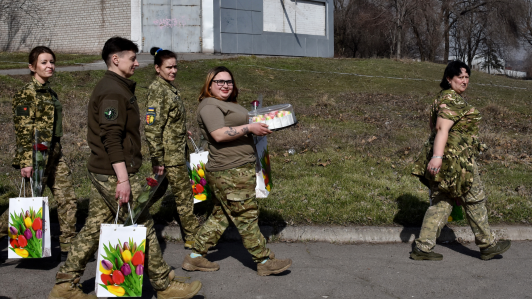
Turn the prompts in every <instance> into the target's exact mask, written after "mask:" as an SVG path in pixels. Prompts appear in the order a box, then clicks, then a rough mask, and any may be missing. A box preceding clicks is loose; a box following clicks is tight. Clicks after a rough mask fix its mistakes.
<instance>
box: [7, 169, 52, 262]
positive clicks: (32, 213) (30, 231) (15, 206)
mask: <svg viewBox="0 0 532 299" xmlns="http://www.w3.org/2000/svg"><path fill="white" fill-rule="evenodd" d="M23 188H24V195H25V194H26V190H25V184H24V179H23V181H22V185H21V188H20V189H21V192H20V194H19V197H17V198H10V199H9V229H8V235H9V238H8V242H9V243H8V258H10V259H11V258H43V257H49V256H51V255H52V250H51V241H50V221H49V220H48V219H50V214H49V207H48V197H21V195H22V189H23Z"/></svg>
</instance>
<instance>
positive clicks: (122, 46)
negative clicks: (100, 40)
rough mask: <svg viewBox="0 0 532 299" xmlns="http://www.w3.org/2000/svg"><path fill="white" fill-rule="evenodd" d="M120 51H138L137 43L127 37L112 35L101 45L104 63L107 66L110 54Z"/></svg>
mask: <svg viewBox="0 0 532 299" xmlns="http://www.w3.org/2000/svg"><path fill="white" fill-rule="evenodd" d="M122 51H133V52H135V53H137V52H138V51H139V47H138V46H137V44H135V43H134V42H132V41H130V40H129V39H127V38H123V37H120V36H114V37H111V38H110V39H108V40H107V41H106V42H105V45H103V50H102V59H103V61H105V64H107V66H109V63H110V61H109V60H110V59H111V56H112V55H113V54H116V53H119V52H122Z"/></svg>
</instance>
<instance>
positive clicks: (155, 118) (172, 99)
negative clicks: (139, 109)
mask: <svg viewBox="0 0 532 299" xmlns="http://www.w3.org/2000/svg"><path fill="white" fill-rule="evenodd" d="M146 107H147V109H148V111H147V112H146V124H145V126H144V131H145V134H146V141H147V142H148V148H149V150H150V155H151V161H152V166H161V165H164V166H175V165H185V162H186V158H185V148H186V146H187V139H186V138H187V137H186V136H187V128H186V111H185V106H184V105H183V101H182V100H181V98H180V96H179V92H178V91H177V88H175V87H174V86H173V85H172V84H170V83H168V82H166V81H165V80H164V79H162V78H161V77H159V76H158V77H157V78H156V79H155V80H154V81H153V83H152V84H151V85H150V87H149V90H148V103H147V105H146Z"/></svg>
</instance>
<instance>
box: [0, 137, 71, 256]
mask: <svg viewBox="0 0 532 299" xmlns="http://www.w3.org/2000/svg"><path fill="white" fill-rule="evenodd" d="M50 155H51V156H50V158H49V159H48V164H47V166H46V169H45V171H44V185H45V186H48V188H50V191H52V195H53V196H54V200H55V202H56V203H57V216H58V218H59V228H60V230H61V236H60V237H59V242H60V245H61V251H68V250H69V248H70V243H71V242H72V239H73V238H74V237H75V236H76V211H77V197H76V193H75V192H74V187H73V185H72V173H71V172H70V167H68V165H67V164H66V162H65V159H64V157H63V154H62V152H61V143H59V142H54V143H52V147H51V152H50ZM28 182H29V181H28ZM30 188H31V186H30V185H29V183H28V184H27V186H26V190H31V189H30ZM27 193H28V192H27ZM23 196H26V197H31V192H30V194H26V195H23ZM8 225H9V209H7V210H6V211H5V212H4V213H3V214H2V216H0V238H1V237H3V236H5V235H6V234H7V229H8Z"/></svg>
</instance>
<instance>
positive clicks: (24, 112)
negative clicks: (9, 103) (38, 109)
mask: <svg viewBox="0 0 532 299" xmlns="http://www.w3.org/2000/svg"><path fill="white" fill-rule="evenodd" d="M15 113H16V116H30V106H26V105H21V106H17V109H16V111H15Z"/></svg>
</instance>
